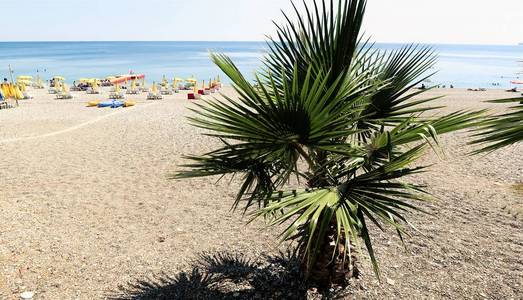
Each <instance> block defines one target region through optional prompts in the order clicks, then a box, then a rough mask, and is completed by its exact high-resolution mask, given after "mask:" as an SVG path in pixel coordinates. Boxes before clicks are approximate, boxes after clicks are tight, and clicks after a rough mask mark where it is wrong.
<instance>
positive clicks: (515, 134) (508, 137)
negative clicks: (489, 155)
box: [471, 97, 523, 154]
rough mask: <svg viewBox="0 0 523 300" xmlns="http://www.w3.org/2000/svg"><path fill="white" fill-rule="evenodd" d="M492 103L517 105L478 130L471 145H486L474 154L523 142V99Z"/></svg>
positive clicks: (502, 100)
mask: <svg viewBox="0 0 523 300" xmlns="http://www.w3.org/2000/svg"><path fill="white" fill-rule="evenodd" d="M489 102H492V103H515V105H514V106H512V107H510V108H509V110H510V111H509V112H506V113H504V114H501V115H495V116H492V117H490V118H488V119H487V120H486V121H485V122H483V124H482V126H480V127H479V128H477V129H476V130H477V131H478V133H476V134H475V135H474V137H475V139H474V140H473V141H472V142H471V144H481V145H484V146H483V147H482V148H480V149H478V150H476V151H474V152H473V153H475V154H478V153H484V152H492V151H494V150H498V149H501V148H503V147H506V146H509V145H512V144H515V143H518V142H522V141H523V97H519V98H510V99H501V100H492V101H489Z"/></svg>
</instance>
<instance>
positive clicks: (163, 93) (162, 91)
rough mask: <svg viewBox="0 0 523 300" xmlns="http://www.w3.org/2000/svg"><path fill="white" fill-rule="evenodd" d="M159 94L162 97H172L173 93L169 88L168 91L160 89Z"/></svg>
mask: <svg viewBox="0 0 523 300" xmlns="http://www.w3.org/2000/svg"><path fill="white" fill-rule="evenodd" d="M160 94H162V95H172V94H173V91H172V90H171V89H170V88H168V89H161V90H160Z"/></svg>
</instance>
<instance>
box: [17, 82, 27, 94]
mask: <svg viewBox="0 0 523 300" xmlns="http://www.w3.org/2000/svg"><path fill="white" fill-rule="evenodd" d="M19 88H20V91H22V92H25V91H26V90H27V89H26V87H25V83H24V82H20V84H19Z"/></svg>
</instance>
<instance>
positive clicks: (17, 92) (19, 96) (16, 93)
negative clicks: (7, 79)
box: [12, 84, 24, 100]
mask: <svg viewBox="0 0 523 300" xmlns="http://www.w3.org/2000/svg"><path fill="white" fill-rule="evenodd" d="M12 86H13V89H14V96H15V98H16V99H17V100H20V99H24V94H23V93H22V92H21V91H20V89H19V88H18V86H15V85H14V84H13V85H12Z"/></svg>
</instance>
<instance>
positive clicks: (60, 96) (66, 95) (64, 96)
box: [56, 92, 73, 99]
mask: <svg viewBox="0 0 523 300" xmlns="http://www.w3.org/2000/svg"><path fill="white" fill-rule="evenodd" d="M56 99H73V95H71V93H69V92H65V93H63V92H60V93H57V94H56Z"/></svg>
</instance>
